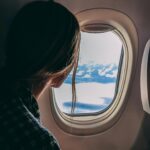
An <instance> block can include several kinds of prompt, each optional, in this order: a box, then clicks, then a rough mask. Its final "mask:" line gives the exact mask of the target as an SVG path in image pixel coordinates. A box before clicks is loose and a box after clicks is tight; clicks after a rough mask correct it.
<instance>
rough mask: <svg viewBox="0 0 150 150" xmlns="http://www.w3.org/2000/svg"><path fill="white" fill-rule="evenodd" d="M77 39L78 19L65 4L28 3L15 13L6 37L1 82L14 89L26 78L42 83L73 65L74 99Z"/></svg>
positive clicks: (78, 39) (78, 30)
mask: <svg viewBox="0 0 150 150" xmlns="http://www.w3.org/2000/svg"><path fill="white" fill-rule="evenodd" d="M79 41H80V29H79V24H78V21H77V19H76V18H75V16H74V15H73V14H72V13H71V12H70V11H68V10H67V9H66V8H65V7H63V6H62V5H60V4H58V3H55V2H52V1H51V2H46V1H37V2H32V3H29V4H27V5H26V6H24V7H23V8H22V9H21V10H20V11H19V12H18V13H17V15H16V16H15V18H14V20H13V22H12V24H11V26H10V30H9V32H8V36H7V39H6V47H5V49H6V65H5V67H4V68H3V69H1V76H2V77H1V78H4V79H2V80H3V82H4V83H5V84H4V85H5V86H6V87H9V89H13V88H14V87H15V86H16V83H23V84H24V83H25V81H26V80H27V79H28V80H29V79H32V80H38V82H42V81H43V80H44V79H45V78H47V76H49V75H55V74H59V73H61V72H63V71H66V70H67V69H70V68H72V67H74V73H73V78H72V81H73V82H72V91H73V94H72V95H73V101H75V99H76V96H75V95H76V94H75V73H76V68H77V63H78V55H79Z"/></svg>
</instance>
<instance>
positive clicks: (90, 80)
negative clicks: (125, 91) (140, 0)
mask: <svg viewBox="0 0 150 150" xmlns="http://www.w3.org/2000/svg"><path fill="white" fill-rule="evenodd" d="M122 54H123V43H122V41H121V40H120V38H119V36H118V35H117V34H116V33H115V32H113V31H109V32H105V33H87V32H81V44H80V57H79V65H78V69H77V74H76V90H77V102H76V107H75V112H74V113H75V114H78V115H79V114H87V115H88V114H91V113H92V114H93V113H97V112H101V111H104V110H106V109H107V108H108V107H109V106H110V105H111V104H112V102H113V100H114V97H115V94H116V88H117V86H116V85H117V82H118V74H119V68H120V66H119V65H120V64H121V63H120V61H121V60H122V59H121V58H122V57H121V56H122ZM71 84H72V72H71V73H70V74H69V76H68V77H67V79H66V80H65V81H64V83H63V85H62V86H61V87H60V88H58V89H54V94H55V98H56V104H57V105H58V108H59V109H60V110H61V111H62V112H64V113H66V114H71V106H72V87H71Z"/></svg>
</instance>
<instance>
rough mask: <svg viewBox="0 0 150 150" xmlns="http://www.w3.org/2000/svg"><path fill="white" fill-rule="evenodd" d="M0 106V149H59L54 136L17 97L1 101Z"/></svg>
mask: <svg viewBox="0 0 150 150" xmlns="http://www.w3.org/2000/svg"><path fill="white" fill-rule="evenodd" d="M0 107H1V109H0V122H1V124H0V132H1V134H0V149H1V148H3V146H7V147H9V148H7V149H10V150H11V149H12V150H13V149H22V150H26V149H33V150H34V149H36V150H38V149H39V150H47V149H52V150H59V147H58V143H57V141H56V140H55V138H54V136H53V135H52V134H51V133H50V132H49V131H48V130H47V129H46V128H44V127H43V126H42V125H41V124H40V121H39V120H38V119H37V118H35V117H34V115H33V114H32V113H31V112H30V111H29V110H28V108H27V107H26V106H25V105H24V104H23V103H22V101H21V100H20V98H19V97H18V98H13V99H11V100H10V101H7V102H5V103H4V101H3V102H1V103H0ZM1 143H2V144H1ZM2 145H3V146H2ZM3 149H4V148H3Z"/></svg>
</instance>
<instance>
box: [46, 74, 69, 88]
mask: <svg viewBox="0 0 150 150" xmlns="http://www.w3.org/2000/svg"><path fill="white" fill-rule="evenodd" d="M66 77H67V75H65V74H61V75H59V76H56V77H53V78H51V79H50V83H48V84H49V85H50V86H51V87H54V88H58V87H60V86H61V85H62V83H63V82H64V80H65V79H66Z"/></svg>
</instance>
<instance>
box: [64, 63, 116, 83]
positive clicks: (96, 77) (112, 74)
mask: <svg viewBox="0 0 150 150" xmlns="http://www.w3.org/2000/svg"><path fill="white" fill-rule="evenodd" d="M117 73H118V66H117V65H116V64H106V65H103V64H102V65H99V64H95V65H93V64H88V65H87V64H84V65H79V66H78V69H77V74H76V83H89V82H96V83H105V84H106V83H114V82H116V79H117ZM71 80H72V72H71V73H70V74H69V76H68V77H67V79H66V80H65V82H64V83H67V84H71V82H72V81H71Z"/></svg>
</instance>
